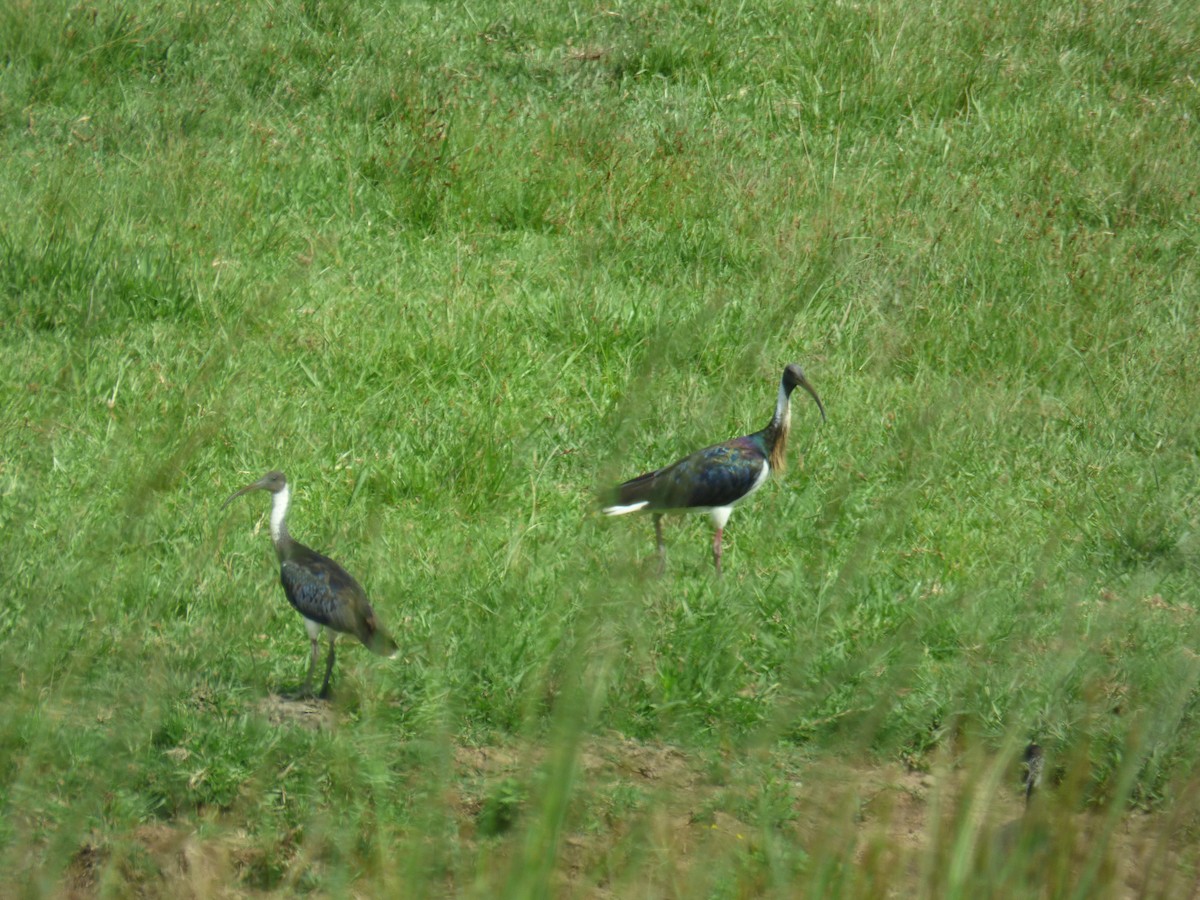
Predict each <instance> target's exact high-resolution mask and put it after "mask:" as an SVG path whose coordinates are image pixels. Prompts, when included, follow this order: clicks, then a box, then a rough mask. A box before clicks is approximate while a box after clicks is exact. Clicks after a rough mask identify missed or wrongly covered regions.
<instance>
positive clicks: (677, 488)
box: [603, 363, 825, 575]
mask: <svg viewBox="0 0 1200 900" xmlns="http://www.w3.org/2000/svg"><path fill="white" fill-rule="evenodd" d="M797 387H801V388H804V390H806V391H808V393H809V394H811V395H812V398H813V399H814V400H816V401H817V409H819V410H820V411H821V419H822V420H824V419H825V406H824V405H823V404H822V403H821V398H820V397H818V396H817V392H816V391H815V390H814V389H813V386H812V385H811V384H809V383H808V379H807V378H805V377H804V372H803V370H802V369H801V368H800V367H799V366H798V365H796V364H794V363H793V364H791V365H789V366H788V367H787V368H785V369H784V370H783V378H782V380H781V381H780V382H779V396H778V399H777V400H776V402H775V415H774V416H772V417H771V421H770V422H769V423H768V424H767V426H766V428H763V429H762V430H761V431H756V432H754V434H748V435H746V436H745V437H739V438H734V439H733V440H731V441H725V443H723V444H715V445H713V446H712V447H705V448H704V449H703V450H697V451H696V452H695V453H693V454H691V455H690V456H685V457H684V458H683V459H681V460H679V461H678V462H675V463H672V464H671V465H669V466H667V467H665V468H662V469H658V470H656V471H653V472H648V473H646V474H645V475H639V476H638V477H637V478H633V479H631V480H629V481H626V482H625V483H624V484H621V485H619V486H618V487H617V488H616V490H615V492H614V493H615V497H614V498H613V502H612V503H610V504H609V505H607V506H605V507H604V508H603V512H604V513H605V514H607V515H610V516H619V515H623V514H625V513H631V512H639V511H642V510H644V511H646V512H649V513H651V514H652V515H653V516H654V534H655V539H656V541H657V544H658V567H659V572H660V573H661V572H662V570H663V566H664V546H663V532H662V517H663V514H664V513H668V512H701V513H703V512H706V513H708V514H709V515H710V516H711V517H712V522H713V525H714V526H715V527H716V534H715V535H714V536H713V564H714V565H715V566H716V570H717V574H718V575H720V574H721V538H722V535H723V533H724V530H725V523H726V522H728V521H729V516H730V514H731V513H732V512H733V507H734V506H735V505H737V504H738V503H741V502H742V501H743V500H745V499H746V498H747V497H749V496H750V495H751V494H753V493H754V492H755V491H757V490H758V489H759V488H760V487H762V486H763V483H764V482H765V481H766V480H767V477H768V476H769V475H770V474H771V472H772V471H774V472H782V471H783V469H784V463H785V457H784V452H785V450H786V449H787V437H788V429H789V427H790V425H791V396H792V391H794V390H795V389H796V388H797Z"/></svg>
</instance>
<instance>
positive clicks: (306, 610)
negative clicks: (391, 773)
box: [221, 472, 397, 698]
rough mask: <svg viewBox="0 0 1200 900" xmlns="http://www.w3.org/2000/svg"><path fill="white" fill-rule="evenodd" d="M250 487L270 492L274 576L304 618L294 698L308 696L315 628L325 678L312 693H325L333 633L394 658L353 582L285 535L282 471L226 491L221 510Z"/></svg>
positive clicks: (387, 638)
mask: <svg viewBox="0 0 1200 900" xmlns="http://www.w3.org/2000/svg"><path fill="white" fill-rule="evenodd" d="M251 491H268V492H269V493H270V494H271V541H272V542H273V543H274V544H275V555H276V556H278V557H279V580H280V581H281V582H282V583H283V592H284V594H286V595H287V598H288V602H289V603H291V604H292V606H293V607H294V608H295V610H296V612H298V613H300V615H302V616H303V617H304V627H305V628H307V629H308V639H309V641H310V643H311V645H312V654H311V655H310V657H309V661H308V677H306V678H305V679H304V687H303V688H301V689H300V696H302V697H311V696H312V680H313V671H314V670H315V669H316V666H317V656H318V653H319V649H318V644H319V641H320V638H321V632H322V631H323V630H325V629H329V655H328V656H327V657H326V659H325V680H324V681H323V682H322V683H321V690H320V692H319V694H318V696H320V697H322V698H325V697H328V696H329V678H330V676H331V675H332V674H333V659H334V644H335V642H336V641H337V635H338V633H339V632H340V633H342V634H352V635H354V636H355V637H356V638H358V639H359V640H360V641H362V642H363V644H365V645H366V646H367V648H368V649H369V650H370V651H371V652H372V653H378V654H379V655H380V656H388V657H391V656H395V655H396V650H397V647H396V642H395V641H393V640H392V638H391V636H390V635H388V633H387V631H386V630H385V629H384V628H383V626H382V625H381V624H380V623H379V619H378V618H376V616H375V610H373V609H372V608H371V603H370V601H369V600H367V594H366V592H365V591H364V590H363V589H362V586H361V585H359V583H358V582H357V581H355V580H354V578H353V577H352V576H351V575H350V573H349V572H347V571H346V570H345V569H343V568H342V567H341V566H339V565H338V564H337V563H336V562H334V561H333V560H332V559H330V558H329V557H328V556H322V555H321V554H320V553H318V552H317V551H315V550H312V549H310V548H308V547H305V546H304V545H303V544H301V543H300V542H299V541H296V540H293V539H292V536H291V535H290V534H289V533H288V527H287V511H288V482H287V478H286V477H285V476H284V474H283V473H282V472H268V473H267V474H266V475H264V476H263V477H262V478H260V479H258V481H255V482H253V483H252V484H248V485H246V486H245V487H244V488H242V489H241V490H239V491H235V492H234V493H233V494H232V495H230V497H229V499H228V500H226V501H225V503H224V504H223V505H222V506H221V509H224V508H225V507H226V506H228V505H229V504H230V503H232V502H233V500H234V499H235V498H237V497H240V496H242V495H243V494H248V493H250V492H251Z"/></svg>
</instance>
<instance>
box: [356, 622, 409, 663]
mask: <svg viewBox="0 0 1200 900" xmlns="http://www.w3.org/2000/svg"><path fill="white" fill-rule="evenodd" d="M359 638H360V639H361V640H362V642H363V643H364V644H365V645H366V647H367V649H368V650H370V651H371V652H372V653H378V654H379V655H380V656H386V657H389V658H391V657H393V656H395V655H396V651H398V650H399V649H400V647H399V645H398V644H397V643H396V642H395V641H394V640H392V636H391V635H390V634H388V633H387V629H385V628H384V627H383V626H382V625H380V624H379V620H378V619H376V618H375V616H374V614H373V613H372V615H371V616H370V618H369V619H368V620H367V622H366V628H365V629H363V631H362V632H360V633H359Z"/></svg>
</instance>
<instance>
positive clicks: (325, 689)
mask: <svg viewBox="0 0 1200 900" xmlns="http://www.w3.org/2000/svg"><path fill="white" fill-rule="evenodd" d="M336 640H337V635H336V634H334V632H333V631H330V632H329V656H327V657H326V658H325V681H324V682H323V683H322V684H321V694H320V696H321V699H325V698H326V697H328V696H329V676H330V675H332V674H333V644H334V642H335V641H336Z"/></svg>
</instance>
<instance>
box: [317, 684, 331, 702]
mask: <svg viewBox="0 0 1200 900" xmlns="http://www.w3.org/2000/svg"><path fill="white" fill-rule="evenodd" d="M332 698H333V688H331V687H330V686H329V685H325V687H323V688H321V693H319V694H317V699H318V700H330V699H332Z"/></svg>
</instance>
